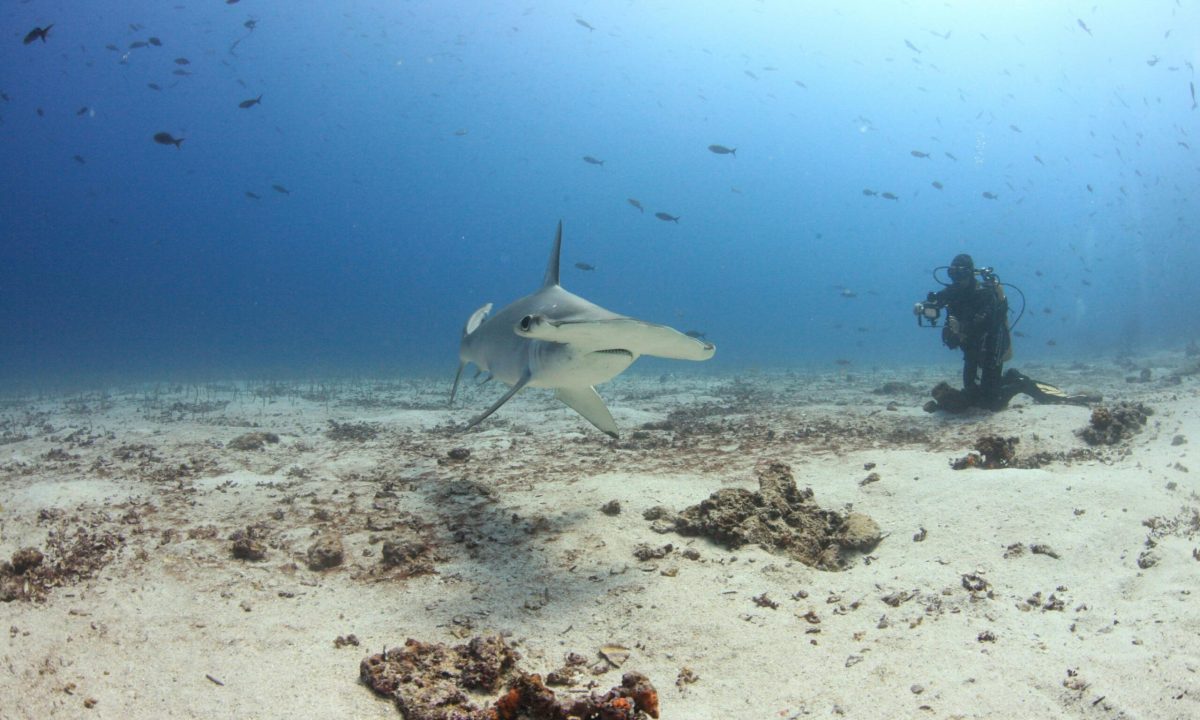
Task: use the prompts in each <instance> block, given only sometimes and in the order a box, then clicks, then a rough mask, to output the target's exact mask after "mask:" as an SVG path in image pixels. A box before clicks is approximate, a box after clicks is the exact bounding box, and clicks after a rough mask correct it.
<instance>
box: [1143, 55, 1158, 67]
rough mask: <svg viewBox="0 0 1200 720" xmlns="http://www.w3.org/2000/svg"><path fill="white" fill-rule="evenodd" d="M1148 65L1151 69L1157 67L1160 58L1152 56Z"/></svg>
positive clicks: (1147, 62)
mask: <svg viewBox="0 0 1200 720" xmlns="http://www.w3.org/2000/svg"><path fill="white" fill-rule="evenodd" d="M1146 64H1147V65H1149V66H1150V67H1154V66H1155V65H1157V64H1158V56H1157V55H1151V56H1150V59H1149V60H1147V61H1146Z"/></svg>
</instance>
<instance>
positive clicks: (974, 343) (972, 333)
mask: <svg viewBox="0 0 1200 720" xmlns="http://www.w3.org/2000/svg"><path fill="white" fill-rule="evenodd" d="M939 269H940V268H939ZM946 273H947V275H949V277H950V282H949V283H942V284H943V285H945V287H944V288H943V289H941V290H938V291H937V292H931V293H929V294H928V295H927V296H926V298H925V301H924V302H919V303H917V304H916V305H915V306H914V307H913V314H915V315H916V316H917V323H918V324H919V325H926V324H928V326H929V327H937V324H938V320H939V318H940V316H941V311H942V310H943V309H945V310H946V323H945V325H943V326H942V343H943V344H945V345H946V347H948V348H950V349H951V350H954V349H962V353H963V387H962V390H955V389H954V388H952V387H950V385H949V384H947V383H944V382H943V383H939V384H938V386H937V387H935V388H934V389H933V397H934V399H933V401H931V402H929V403H927V404H926V405H925V410H927V411H929V412H934V411H935V410H946V411H947V412H962V411H964V410H966V409H967V408H970V407H978V408H983V409H985V410H1003V409H1004V408H1005V407H1007V406H1008V403H1009V401H1010V400H1012V398H1013V396H1014V395H1016V394H1017V393H1024V394H1026V395H1028V396H1030V397H1032V398H1033V399H1034V401H1035V402H1040V403H1069V404H1073V405H1084V404H1087V403H1089V402H1098V401H1099V399H1100V398H1099V397H1097V396H1095V395H1087V394H1081V395H1068V394H1066V393H1064V392H1063V391H1062V390H1060V389H1058V388H1056V387H1054V386H1053V385H1049V384H1047V383H1042V382H1037V381H1036V380H1032V379H1030V378H1029V377H1026V376H1025V375H1022V374H1021V373H1020V372H1017V371H1016V370H1014V369H1011V368H1010V369H1009V371H1008V372H1003V370H1004V363H1005V362H1007V361H1009V360H1010V359H1012V333H1011V331H1012V328H1011V327H1010V326H1009V325H1008V298H1007V296H1006V295H1005V293H1004V286H1003V284H1002V283H1001V282H1000V278H998V277H996V274H995V273H994V272H992V269H991V268H986V267H985V268H976V267H975V261H974V260H973V259H972V258H971V256H970V255H967V254H965V253H963V254H959V255H956V256H955V257H954V259H953V260H952V261H950V265H949V267H947V268H946ZM934 279H935V280H938V278H937V270H935V271H934ZM938 282H941V281H940V280H938ZM1010 287H1012V286H1010ZM1018 292H1020V290H1019V289H1018ZM1022 312H1024V310H1023V309H1022ZM1017 320H1020V316H1018V317H1017ZM1013 324H1014V325H1015V324H1016V323H1015V322H1014V323H1013Z"/></svg>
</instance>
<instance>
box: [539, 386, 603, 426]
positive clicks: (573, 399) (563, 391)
mask: <svg viewBox="0 0 1200 720" xmlns="http://www.w3.org/2000/svg"><path fill="white" fill-rule="evenodd" d="M554 397H556V398H558V399H559V400H562V401H563V402H564V403H566V404H567V406H568V407H570V408H571V409H572V410H574V411H575V412H577V413H579V414H580V415H582V416H583V417H584V419H586V420H587V421H588V422H590V423H591V424H593V425H595V426H596V427H597V428H599V429H600V431H601V432H603V433H604V434H605V435H608V436H609V437H613V438H615V437H617V423H616V421H614V420H613V417H612V413H610V412H609V411H608V407H606V406H605V405H604V400H602V399H600V395H599V394H598V393H597V392H596V388H594V387H591V386H588V387H581V388H558V389H557V390H555V391H554Z"/></svg>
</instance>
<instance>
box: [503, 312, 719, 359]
mask: <svg viewBox="0 0 1200 720" xmlns="http://www.w3.org/2000/svg"><path fill="white" fill-rule="evenodd" d="M514 332H516V333H517V334H518V335H520V336H522V337H527V338H531V339H534V340H546V341H548V342H556V343H570V344H571V345H576V346H578V347H581V348H586V349H587V350H590V351H593V352H594V351H597V350H617V349H620V350H628V351H629V352H631V353H633V354H634V355H653V356H655V357H662V358H671V359H674V360H707V359H709V358H710V357H712V356H713V353H715V352H716V351H717V349H716V346H714V345H713V344H712V343H708V342H703V341H700V340H697V339H696V338H693V337H689V336H687V335H684V334H683V333H681V332H679V331H678V330H676V329H674V328H670V327H667V326H666V325H656V324H654V323H648V322H643V321H641V320H635V319H633V318H614V319H610V320H550V319H548V318H546V317H544V316H540V315H529V316H526V317H525V318H524V319H522V320H521V322H520V323H519V324H518V325H517V327H516V328H515V329H514Z"/></svg>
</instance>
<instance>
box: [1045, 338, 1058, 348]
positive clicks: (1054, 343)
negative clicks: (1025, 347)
mask: <svg viewBox="0 0 1200 720" xmlns="http://www.w3.org/2000/svg"><path fill="white" fill-rule="evenodd" d="M1046 344H1047V345H1049V346H1050V347H1054V346H1055V345H1057V344H1058V343H1056V342H1054V341H1053V340H1047V341H1046Z"/></svg>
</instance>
